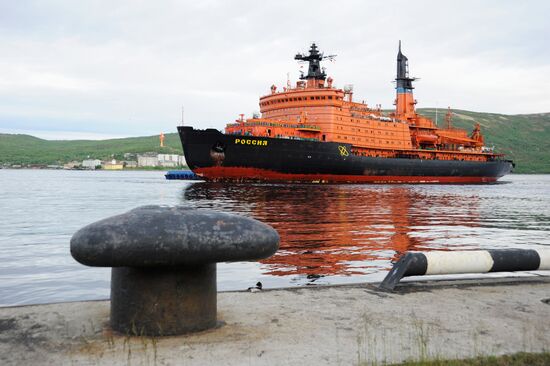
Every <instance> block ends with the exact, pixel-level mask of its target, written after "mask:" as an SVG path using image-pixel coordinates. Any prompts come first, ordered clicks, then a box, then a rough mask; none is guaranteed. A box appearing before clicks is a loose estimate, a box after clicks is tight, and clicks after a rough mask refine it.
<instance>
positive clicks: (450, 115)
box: [445, 107, 453, 130]
mask: <svg viewBox="0 0 550 366" xmlns="http://www.w3.org/2000/svg"><path fill="white" fill-rule="evenodd" d="M445 122H447V129H448V130H450V129H452V128H453V112H451V107H447V114H446V115H445Z"/></svg>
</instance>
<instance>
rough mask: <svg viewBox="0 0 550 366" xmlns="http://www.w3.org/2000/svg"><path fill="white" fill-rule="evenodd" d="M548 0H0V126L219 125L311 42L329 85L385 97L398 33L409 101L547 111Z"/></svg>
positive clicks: (108, 131) (98, 130) (130, 129)
mask: <svg viewBox="0 0 550 366" xmlns="http://www.w3.org/2000/svg"><path fill="white" fill-rule="evenodd" d="M549 4H550V1H544V0H542V1H528V0H523V1H502V0H500V1H480V0H475V1H442V0H434V1H421V0H418V1H342V0H340V1H336V0H330V1H296V0H292V1H284V0H277V1H208V0H206V1H205V0H200V1H196V0H194V1H145V0H144V1H136V0H132V1H130V0H128V1H112V0H107V1H85V0H82V1H69V0H66V1H62V0H61V1H24V0H21V1H11V0H0V132H7V133H29V134H33V135H36V136H40V137H44V138H48V139H73V138H106V137H115V136H116V137H118V136H142V135H153V134H158V133H159V132H161V131H162V132H164V133H167V132H175V129H176V126H177V125H178V124H179V122H180V120H181V107H182V105H183V106H184V108H185V124H188V125H193V126H196V127H203V128H204V127H216V128H220V129H221V128H223V126H224V125H225V124H226V123H228V122H231V121H232V120H234V119H235V118H237V117H238V114H239V113H245V114H247V115H250V114H251V113H252V112H254V111H258V110H259V107H258V98H259V96H260V95H263V94H267V93H268V92H269V86H270V85H271V84H273V83H275V84H276V85H278V86H279V88H282V87H283V86H284V85H285V84H286V78H287V73H290V77H291V79H292V80H295V79H296V78H297V77H298V75H299V72H298V71H299V65H298V64H297V63H296V61H294V60H293V58H294V55H295V53H296V52H298V51H307V49H308V46H309V43H310V42H311V41H316V42H317V44H318V46H319V47H320V48H321V50H322V51H324V52H325V54H337V55H338V56H337V57H336V61H335V62H334V63H330V62H326V63H325V66H326V67H327V73H328V74H329V75H330V76H332V77H333V78H334V80H335V84H336V85H337V86H338V87H343V86H344V85H345V84H354V90H355V98H356V99H358V100H365V101H366V102H367V103H368V104H371V105H374V104H382V107H383V108H390V107H392V103H393V99H394V93H395V90H394V89H393V88H394V84H392V83H391V81H392V80H393V78H394V77H395V58H396V52H397V43H398V40H399V39H401V40H402V42H403V53H404V54H405V55H407V57H408V58H409V66H410V72H411V75H412V76H416V77H419V78H421V80H420V81H418V82H417V83H416V89H415V97H416V99H417V100H418V107H435V106H438V107H440V108H446V107H447V106H449V105H450V106H451V107H453V108H457V109H467V110H473V111H481V112H496V113H506V114H517V113H537V112H550V51H549V46H550V41H549V39H550V21H549V20H548V16H549V14H550V5H549Z"/></svg>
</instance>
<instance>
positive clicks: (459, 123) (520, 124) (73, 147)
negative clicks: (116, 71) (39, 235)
mask: <svg viewBox="0 0 550 366" xmlns="http://www.w3.org/2000/svg"><path fill="white" fill-rule="evenodd" d="M418 112H419V113H420V114H423V115H426V116H428V117H430V118H432V119H434V120H436V110H435V109H434V108H421V109H419V110H418ZM445 113H446V110H445V109H439V110H438V111H437V122H438V125H439V126H445ZM476 122H477V123H479V124H480V125H481V130H482V132H483V134H484V136H485V144H486V145H487V146H495V148H496V151H498V152H502V153H504V154H506V156H507V158H509V159H512V160H514V162H515V163H516V169H515V170H514V171H515V172H516V173H550V154H549V153H548V151H550V113H538V114H520V115H505V114H496V113H480V112H471V111H464V110H453V118H452V123H453V126H455V127H458V128H465V129H467V130H470V131H471V130H472V128H473V125H474V124H475V123H476ZM164 145H165V147H162V148H161V147H160V146H159V137H158V135H157V136H145V137H130V138H122V139H109V140H99V141H97V140H43V139H40V138H37V137H33V136H29V135H13V134H0V165H13V164H17V165H32V164H43V165H48V164H63V163H67V162H69V161H81V160H83V159H86V158H94V159H100V160H105V159H113V158H114V159H117V160H122V159H123V157H124V154H125V153H134V154H135V153H145V152H156V153H160V154H182V149H181V144H180V141H179V137H178V135H177V134H176V133H171V134H165V140H164Z"/></svg>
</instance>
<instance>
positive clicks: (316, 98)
mask: <svg viewBox="0 0 550 366" xmlns="http://www.w3.org/2000/svg"><path fill="white" fill-rule="evenodd" d="M325 99H329V100H332V95H329V96H327V97H326V98H325V96H324V95H322V96H318V95H317V96H311V97H309V100H325ZM334 99H335V100H342V99H343V98H340V97H334ZM306 100H308V99H307V97H293V98H280V99H275V100H270V101H268V102H261V103H260V105H261V106H266V105H271V104H277V103H288V102H301V101H306Z"/></svg>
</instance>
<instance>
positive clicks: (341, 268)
mask: <svg viewBox="0 0 550 366" xmlns="http://www.w3.org/2000/svg"><path fill="white" fill-rule="evenodd" d="M445 189H446V188H445V187H439V188H437V187H434V186H429V187H427V186H426V187H422V186H366V185H291V184H288V185H260V184H258V185H251V184H234V183H233V184H223V183H208V182H197V183H193V184H191V185H189V186H187V187H186V189H185V190H184V194H183V196H184V197H183V199H184V201H185V202H184V204H186V205H191V206H193V207H199V208H210V209H215V210H220V211H225V212H233V213H238V214H242V215H245V216H248V217H253V218H256V219H258V220H261V221H263V222H265V223H267V224H269V225H271V226H273V227H274V228H275V229H276V230H277V231H278V232H279V235H280V237H281V246H280V249H279V251H278V252H277V254H276V255H274V256H273V257H271V258H268V259H265V260H262V261H261V263H262V267H261V271H262V274H264V275H270V276H295V279H293V280H292V281H297V280H296V278H298V281H301V282H305V283H307V282H312V281H315V280H317V279H319V278H323V277H325V280H329V277H334V276H336V277H349V276H353V277H357V276H359V277H361V276H365V275H369V274H374V273H377V274H378V275H379V276H378V277H377V278H380V275H383V272H384V271H383V270H384V269H387V268H390V267H391V262H393V261H395V260H397V259H398V258H399V257H400V255H401V254H402V253H403V252H405V251H407V250H432V249H435V248H437V249H451V248H450V247H452V248H456V249H464V248H478V247H479V244H478V243H476V242H475V240H472V237H471V235H469V233H468V231H469V230H472V229H475V228H476V227H477V226H478V221H479V216H480V214H479V197H478V196H477V195H476V194H475V193H473V194H472V192H470V193H468V194H452V193H449V192H446V191H445ZM453 190H455V191H457V192H460V186H454V188H453ZM453 227H460V229H459V230H455V229H453ZM470 234H471V233H470ZM325 282H326V281H325ZM328 282H331V281H328ZM336 282H341V281H336ZM331 283H332V282H331Z"/></svg>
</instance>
